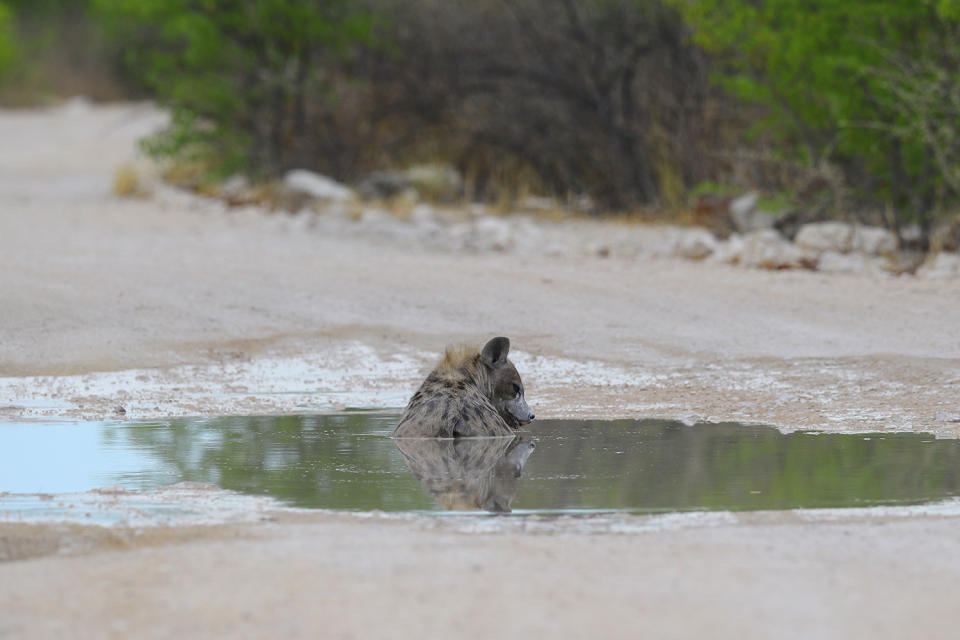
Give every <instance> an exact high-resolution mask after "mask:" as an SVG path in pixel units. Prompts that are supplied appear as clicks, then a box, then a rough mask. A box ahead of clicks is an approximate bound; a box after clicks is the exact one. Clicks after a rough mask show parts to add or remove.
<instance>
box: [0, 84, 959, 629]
mask: <svg viewBox="0 0 960 640" xmlns="http://www.w3.org/2000/svg"><path fill="white" fill-rule="evenodd" d="M163 121H164V117H163V115H162V114H159V113H158V112H156V111H155V110H154V109H152V108H151V107H150V106H148V105H140V106H131V105H120V106H112V107H91V106H90V105H86V104H84V103H82V102H74V103H71V104H68V105H66V106H64V107H60V108H57V109H51V110H43V111H24V112H2V113H0V140H3V144H2V145H0V301H2V302H0V309H2V322H0V376H3V377H0V418H2V419H4V420H19V419H24V418H31V417H37V416H54V417H78V416H83V417H92V418H100V417H104V416H109V415H110V414H111V413H112V412H113V410H114V408H115V407H116V406H118V405H120V406H123V407H124V408H125V410H126V411H127V415H128V417H131V418H137V417H155V416H163V415H198V414H199V415H216V414H229V413H232V414H246V413H276V412H284V411H291V410H297V411H304V410H305V409H304V407H305V406H306V407H307V410H328V409H330V408H337V407H342V406H399V405H402V404H403V403H404V401H405V400H406V397H407V395H408V394H409V393H410V392H411V391H412V390H413V389H414V388H415V386H416V384H417V382H418V380H419V377H420V376H421V375H422V373H423V371H424V370H425V369H427V368H429V365H430V363H431V361H432V360H433V359H434V358H435V357H436V355H437V353H438V352H439V350H440V349H441V348H442V347H443V346H444V345H445V344H448V343H451V342H459V341H469V342H477V343H479V342H481V341H483V340H485V339H486V338H488V337H490V336H492V335H509V336H510V337H511V338H512V340H513V344H514V349H515V357H514V359H515V361H516V363H517V365H518V368H519V369H520V371H521V374H523V376H524V380H525V382H526V388H527V396H528V400H530V402H531V406H532V408H533V410H534V411H535V412H536V413H537V414H538V415H539V416H542V417H564V416H581V417H590V416H592V417H655V416H660V417H670V418H682V419H684V420H690V421H698V420H728V419H734V420H741V421H751V422H762V423H768V424H774V425H777V426H780V427H781V428H784V429H796V428H816V429H826V430H844V431H856V430H883V429H898V430H924V431H932V432H934V433H936V434H937V435H938V436H940V437H958V436H960V422H955V421H954V420H956V419H957V415H956V414H958V413H960V393H958V390H957V387H958V383H960V331H958V329H957V327H960V282H958V281H956V280H936V281H935V280H923V279H916V278H910V277H903V278H894V277H890V276H881V275H874V276H856V275H831V276H825V275H822V274H817V273H813V272H767V271H760V270H747V269H741V268H735V267H730V266H724V265H717V264H704V263H693V262H685V261H680V260H675V259H666V258H662V257H657V256H656V254H655V253H650V254H649V255H647V254H644V253H643V252H640V253H639V254H638V255H636V256H633V257H631V258H629V259H627V258H623V257H618V256H617V255H613V256H611V257H607V258H604V257H599V256H598V255H596V253H595V252H594V253H590V252H578V251H576V250H571V251H567V252H565V253H564V252H556V251H554V252H550V254H549V255H546V254H541V253H538V252H537V251H535V250H530V249H529V248H527V249H525V250H519V249H517V250H513V251H506V252H497V251H491V252H475V253H462V252H451V251H444V250H442V248H441V249H437V250H424V249H423V248H422V246H420V245H415V246H414V245H411V244H405V243H402V242H397V241H396V240H395V239H390V238H385V237H384V236H382V235H378V234H376V233H370V234H367V233H365V232H364V228H365V227H363V226H362V223H360V222H358V223H357V224H358V225H359V226H357V228H356V229H355V230H353V231H351V232H350V233H346V234H335V233H331V232H330V231H329V230H330V228H331V227H330V226H327V225H323V224H314V223H313V222H311V221H310V220H309V219H306V218H304V217H303V216H285V215H271V214H269V213H266V212H257V211H250V210H246V211H230V210H224V209H223V207H221V206H220V205H218V204H216V203H213V202H208V201H203V200H200V199H196V198H192V197H189V196H185V195H182V194H177V193H173V192H169V191H166V190H163V189H160V190H159V191H158V192H156V193H155V194H154V196H153V197H150V198H146V199H119V198H116V197H115V196H113V195H112V193H111V188H110V184H111V177H112V174H113V171H114V169H115V168H116V167H117V166H118V165H119V164H120V163H122V162H124V161H126V160H128V159H130V158H131V157H132V156H133V153H134V141H135V139H136V138H137V137H139V136H142V135H144V134H145V133H148V132H149V131H151V130H153V129H155V128H156V127H157V126H159V125H160V124H162V122H163ZM612 228H613V229H614V232H613V233H616V234H618V235H624V234H636V237H637V238H638V242H639V243H640V244H645V245H649V244H655V242H656V240H657V238H658V234H661V233H663V230H662V229H656V228H645V227H640V226H626V225H624V226H622V227H616V228H614V227H611V226H610V225H609V224H608V225H590V224H586V223H581V224H579V225H578V226H576V227H574V226H571V227H570V231H569V234H570V235H571V246H574V244H575V243H574V242H573V236H577V239H581V237H582V236H584V235H589V234H596V235H597V237H602V236H604V234H606V235H609V234H610V233H611V229H612ZM560 233H563V232H562V231H561V232H560ZM523 246H528V245H523ZM280 392H282V393H280ZM0 428H2V422H0ZM0 490H2V487H0ZM275 518H277V519H276V520H274V521H272V522H269V523H263V524H243V525H240V524H238V525H229V526H227V525H224V526H221V527H210V528H205V529H203V533H199V532H188V531H186V530H172V531H165V530H153V529H151V530H150V531H149V532H147V533H144V532H143V531H141V532H139V533H138V532H137V531H134V530H130V531H118V530H102V531H101V530H96V529H93V530H83V531H78V530H76V529H75V528H73V529H71V528H69V527H67V528H63V529H57V528H56V527H52V528H50V527H41V528H40V533H38V530H37V529H30V528H28V527H27V528H25V525H16V524H8V525H4V528H3V529H2V530H0V548H2V546H3V545H4V544H6V545H7V548H9V549H14V548H16V549H27V548H36V549H40V551H37V552H23V553H14V552H11V553H8V557H10V558H21V559H20V560H18V561H14V562H8V563H4V564H0V611H3V615H2V616H0V637H8V636H9V637H23V636H37V637H44V636H45V637H62V635H63V633H65V632H66V630H69V631H70V632H71V634H72V635H75V636H77V637H112V636H117V637H121V636H123V637H128V636H134V637H143V636H146V637H166V636H169V635H173V634H179V635H183V634H184V633H187V634H189V635H198V634H196V633H194V632H195V631H196V630H197V629H200V630H202V631H203V633H201V634H199V635H201V636H202V635H208V636H215V635H230V636H240V635H243V636H259V637H275V636H276V635H278V634H281V633H282V634H286V635H298V634H299V635H303V636H314V637H315V636H320V637H391V638H395V637H439V636H451V635H452V636H454V637H461V636H462V637H488V636H489V635H493V634H494V633H496V634H497V635H501V636H508V637H515V636H516V637H519V636H525V637H529V636H531V635H541V634H543V633H551V634H552V635H554V636H558V637H583V636H585V635H588V634H589V635H593V634H600V635H604V636H606V635H610V636H614V637H637V636H638V635H640V634H641V633H644V632H646V633H651V634H653V635H657V636H667V637H689V636H692V635H694V634H697V635H708V636H710V637H770V636H771V635H772V636H776V637H837V638H841V637H842V638H849V637H858V636H862V637H891V638H892V637H904V636H907V635H912V636H917V637H919V636H922V637H948V634H949V637H953V630H954V629H955V628H956V626H957V624H958V623H960V613H958V612H957V610H956V607H955V606H954V605H955V603H954V601H955V598H954V597H953V594H954V593H955V589H956V587H957V586H958V584H960V548H958V544H960V543H958V542H957V537H956V535H955V532H956V528H957V526H958V525H960V517H958V516H957V515H956V514H955V513H954V512H953V511H951V510H947V511H943V512H937V513H933V514H929V513H915V512H910V511H897V510H892V511H889V512H883V513H880V514H875V515H871V516H869V517H866V516H861V515H857V514H856V513H854V514H853V515H851V514H845V515H842V516H838V519H836V520H835V521H824V520H822V519H820V520H818V519H814V520H809V519H807V516H805V515H804V514H798V513H786V514H756V515H752V516H742V517H734V516H732V515H731V516H730V517H729V518H727V519H722V520H720V521H712V520H711V521H708V522H706V523H700V522H697V521H695V520H690V521H684V522H683V523H682V524H681V525H678V526H672V525H670V526H666V525H665V526H664V527H660V526H652V525H651V526H647V524H649V523H652V522H655V520H651V519H649V518H635V519H629V523H628V524H629V526H626V525H624V526H621V527H620V528H619V529H617V528H616V527H614V529H615V530H617V531H620V532H619V533H611V532H609V531H606V530H602V531H580V530H578V529H577V527H576V526H573V525H571V527H570V528H569V529H566V530H565V529H563V528H562V527H561V528H553V529H550V530H548V531H540V532H525V531H523V530H520V529H518V528H517V527H516V526H515V525H504V526H503V527H502V528H500V529H497V527H494V529H496V530H495V531H493V532H479V533H478V532H470V531H463V530H461V529H458V528H457V526H455V525H449V526H446V525H444V526H440V525H435V524H427V523H424V522H420V521H413V522H408V521H393V520H381V519H356V518H349V517H343V516H334V515H327V514H313V515H304V516H296V517H294V516H291V515H283V514H281V515H277V516H275ZM644 523H647V524H644ZM27 539H34V540H37V539H41V540H43V539H46V540H47V541H48V542H49V543H48V544H41V545H40V546H39V547H30V545H26V546H24V543H23V541H24V540H27ZM64 549H66V550H68V551H69V550H71V549H72V550H73V551H74V552H75V553H74V554H73V555H71V557H60V556H58V555H47V556H46V557H40V558H38V559H24V558H25V557H26V556H34V555H44V554H49V553H53V552H57V551H58V550H64Z"/></svg>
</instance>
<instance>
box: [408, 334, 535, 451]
mask: <svg viewBox="0 0 960 640" xmlns="http://www.w3.org/2000/svg"><path fill="white" fill-rule="evenodd" d="M509 351H510V340H508V339H507V338H494V339H493V340H491V341H490V342H488V343H487V344H486V345H485V346H484V347H483V350H481V351H480V352H477V351H476V349H468V348H465V347H460V348H456V349H447V352H446V353H445V354H444V356H443V361H442V362H441V363H440V365H439V366H437V368H436V369H434V370H433V371H432V372H430V375H429V376H427V379H426V380H424V381H423V384H422V385H420V388H419V389H418V390H417V392H416V393H415V394H413V397H412V398H410V403H409V404H408V405H407V410H406V411H405V412H404V413H403V417H402V418H401V419H400V424H398V425H397V429H396V431H394V435H395V436H397V437H401V438H404V437H420V438H433V437H439V438H455V437H461V436H506V435H511V434H512V433H513V429H516V428H518V427H520V426H521V425H524V424H527V423H528V422H530V421H531V420H533V413H532V412H531V411H530V407H528V406H527V401H526V400H525V399H524V397H523V382H522V381H521V380H520V374H519V373H517V368H516V367H514V366H513V363H512V362H510V360H508V359H507V353H508V352H509Z"/></svg>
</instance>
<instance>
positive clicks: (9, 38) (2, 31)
mask: <svg viewBox="0 0 960 640" xmlns="http://www.w3.org/2000/svg"><path fill="white" fill-rule="evenodd" d="M16 58H17V47H16V42H15V40H14V30H13V13H12V12H11V11H10V8H9V7H8V6H7V5H5V4H3V3H0V81H2V80H3V79H4V77H5V76H6V75H7V73H9V70H10V68H11V67H12V66H13V63H14V61H15V60H16Z"/></svg>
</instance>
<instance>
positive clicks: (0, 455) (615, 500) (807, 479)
mask: <svg viewBox="0 0 960 640" xmlns="http://www.w3.org/2000/svg"><path fill="white" fill-rule="evenodd" d="M397 419H398V414H395V413H371V412H351V413H345V414H340V415H324V416H281V417H255V418H242V417H231V418H217V419H174V420H164V421H150V422H146V421H142V422H128V423H118V422H84V423H76V422H56V423H12V424H11V423H6V424H3V423H0V492H4V493H0V514H2V515H3V517H5V518H7V519H9V518H11V517H16V516H17V514H18V513H19V514H21V515H23V514H28V513H29V512H30V511H31V510H36V509H38V508H41V507H42V508H43V509H44V510H45V511H44V513H45V514H47V515H49V514H50V513H51V512H56V509H57V505H58V504H60V503H61V502H62V501H61V500H59V496H60V495H62V494H72V495H77V494H83V492H88V491H90V490H93V489H97V488H102V487H115V488H118V489H119V488H123V489H127V490H149V489H158V488H160V487H166V486H168V485H172V484H175V483H183V482H188V483H203V484H205V485H206V484H209V485H216V486H217V487H220V488H222V489H229V490H233V491H236V492H239V493H241V494H250V495H253V496H266V497H270V498H273V499H276V500H278V501H280V502H281V503H282V504H285V505H288V506H294V507H306V508H325V509H346V510H364V511H365V510H374V509H379V510H382V511H390V512H445V511H468V510H480V511H482V512H483V511H508V510H512V511H513V512H514V513H520V514H524V513H556V514H561V513H564V514H576V513H597V512H626V513H662V512H673V511H710V510H757V509H794V508H826V507H865V506H875V505H891V504H894V505H900V504H920V503H925V502H932V501H937V500H942V499H945V498H949V497H953V496H958V495H960V441H957V440H936V439H934V438H933V436H931V435H929V434H915V433H889V434H885V433H872V434H855V435H854V434H823V433H810V432H795V433H791V434H783V433H781V432H780V431H778V430H776V429H773V428H770V427H762V426H745V425H740V424H732V423H725V424H702V425H696V426H685V425H683V424H681V423H677V422H669V421H661V420H641V421H635V420H618V421H580V420H538V421H537V422H535V423H533V425H531V427H532V428H530V429H528V430H527V431H525V432H523V433H522V434H521V437H518V438H513V439H511V438H493V439H477V440H458V441H452V440H398V441H394V440H392V439H391V438H389V435H390V433H391V432H392V430H393V427H394V425H395V424H396V422H397ZM41 494H57V495H58V500H50V499H48V498H47V497H46V496H44V495H41ZM114 494H119V495H121V496H122V495H124V492H123V491H118V490H114V491H113V493H111V495H114ZM131 495H132V496H135V495H145V494H131ZM141 502H142V501H141ZM148 503H149V501H148ZM148 503H147V504H146V506H142V508H143V509H149V508H150V505H149V504H148ZM155 506H156V507H157V508H160V507H161V505H160V504H159V503H158V504H157V505H155ZM175 506H176V505H175V501H174V502H173V503H170V501H169V500H166V501H163V502H162V508H165V509H172V508H175Z"/></svg>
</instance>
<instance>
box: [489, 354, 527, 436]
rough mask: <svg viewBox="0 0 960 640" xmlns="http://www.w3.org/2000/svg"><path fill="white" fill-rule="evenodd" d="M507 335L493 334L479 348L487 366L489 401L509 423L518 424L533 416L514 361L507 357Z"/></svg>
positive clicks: (517, 425) (522, 423)
mask: <svg viewBox="0 0 960 640" xmlns="http://www.w3.org/2000/svg"><path fill="white" fill-rule="evenodd" d="M509 351H510V340H509V339H508V338H494V339H493V340H491V341H490V342H488V343H487V344H486V345H484V347H483V351H481V352H480V362H481V363H482V365H483V367H484V368H485V369H486V370H487V374H488V377H489V381H490V384H489V386H488V389H490V390H491V393H490V396H489V397H490V402H492V403H493V406H494V407H496V409H497V411H498V412H499V413H500V416H501V417H502V418H503V419H504V420H505V421H506V423H507V424H508V425H510V426H511V427H513V428H517V427H519V426H520V425H524V424H527V423H529V422H530V421H531V420H533V412H532V411H530V407H528V406H527V401H526V400H525V399H524V397H523V381H522V380H520V374H519V373H517V368H516V367H515V366H513V363H512V362H510V361H509V360H507V353H508V352H509Z"/></svg>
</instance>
